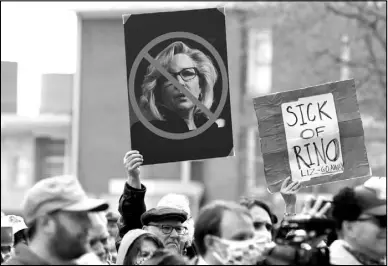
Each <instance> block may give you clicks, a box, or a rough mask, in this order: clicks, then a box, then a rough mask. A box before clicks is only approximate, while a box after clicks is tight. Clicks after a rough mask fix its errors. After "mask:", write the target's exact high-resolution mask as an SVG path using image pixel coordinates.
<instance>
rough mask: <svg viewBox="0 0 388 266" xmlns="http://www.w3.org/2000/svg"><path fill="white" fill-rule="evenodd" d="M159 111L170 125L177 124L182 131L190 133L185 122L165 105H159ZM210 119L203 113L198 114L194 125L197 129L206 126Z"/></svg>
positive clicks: (195, 116)
mask: <svg viewBox="0 0 388 266" xmlns="http://www.w3.org/2000/svg"><path fill="white" fill-rule="evenodd" d="M158 110H159V112H160V114H161V115H162V116H163V117H164V119H165V120H166V121H167V122H168V123H169V124H175V125H176V126H177V127H179V128H181V129H185V130H184V132H186V131H189V128H188V126H187V124H186V122H185V120H183V119H182V118H181V117H180V116H179V115H178V114H177V113H175V112H174V111H171V110H170V109H168V108H167V107H166V106H164V105H158ZM208 120H209V119H208V118H207V117H206V116H205V115H204V114H203V113H196V114H195V115H194V123H195V125H196V127H197V128H199V127H201V126H202V125H203V124H205V123H206V122H207V121H208Z"/></svg>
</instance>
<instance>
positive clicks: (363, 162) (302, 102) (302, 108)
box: [253, 80, 371, 192]
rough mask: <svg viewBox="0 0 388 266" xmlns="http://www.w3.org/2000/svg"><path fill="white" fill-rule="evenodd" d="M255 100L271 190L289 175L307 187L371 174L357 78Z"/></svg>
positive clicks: (275, 190)
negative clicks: (355, 81) (356, 84)
mask: <svg viewBox="0 0 388 266" xmlns="http://www.w3.org/2000/svg"><path fill="white" fill-rule="evenodd" d="M253 101H254V107H255V110H256V116H257V119H258V125H259V136H260V143H261V150H262V154H263V161H264V173H265V177H266V181H267V185H268V189H269V190H270V192H277V191H279V190H280V187H281V183H282V182H283V180H284V179H285V178H286V177H287V176H291V178H292V179H293V180H298V181H301V182H302V186H303V187H307V186H313V185H319V184H324V183H329V182H335V181H340V180H345V179H351V178H360V177H367V176H371V170H370V166H369V162H368V158H367V154H366V148H365V144H364V130H363V127H362V121H361V117H360V113H359V109H358V103H357V96H356V89H355V83H354V80H345V81H339V82H332V83H327V84H322V85H318V86H313V87H308V88H303V89H299V90H294V91H286V92H280V93H274V94H270V95H265V96H261V97H257V98H255V99H254V100H253Z"/></svg>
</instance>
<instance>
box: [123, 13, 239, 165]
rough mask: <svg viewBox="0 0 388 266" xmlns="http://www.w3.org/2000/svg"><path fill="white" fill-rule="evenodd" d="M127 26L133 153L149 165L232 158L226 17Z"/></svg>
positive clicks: (160, 17) (189, 16)
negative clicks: (134, 151) (139, 155)
mask: <svg viewBox="0 0 388 266" xmlns="http://www.w3.org/2000/svg"><path fill="white" fill-rule="evenodd" d="M177 21H178V22H179V23H177ZM193 21H195V23H193ZM123 23H124V34H125V53H126V64H127V81H128V83H127V84H128V98H129V116H130V127H131V128H130V132H131V134H130V135H131V149H132V150H138V151H139V152H140V153H141V154H142V155H143V159H144V161H143V165H152V164H161V163H169V162H180V161H192V160H203V159H210V158H218V157H227V156H230V155H233V154H234V153H233V133H232V119H231V117H232V116H231V106H230V96H229V78H228V66H227V50H226V48H227V46H226V29H225V13H224V10H223V9H221V10H219V9H216V8H212V9H201V10H187V11H176V12H160V13H149V14H128V15H123ZM139 29H141V34H139Z"/></svg>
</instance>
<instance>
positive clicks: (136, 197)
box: [116, 150, 146, 249]
mask: <svg viewBox="0 0 388 266" xmlns="http://www.w3.org/2000/svg"><path fill="white" fill-rule="evenodd" d="M142 163H143V156H142V155H141V154H140V153H139V152H138V151H135V150H133V151H129V152H127V153H126V154H125V156H124V167H125V170H126V174H127V180H126V182H125V185H124V191H123V194H122V195H121V196H120V200H119V213H120V215H121V216H120V218H119V219H118V221H117V225H118V228H119V235H118V236H117V239H116V248H117V249H118V247H119V245H120V243H121V239H122V238H123V237H124V235H125V234H126V233H127V232H128V231H130V230H132V229H136V228H142V224H141V220H140V217H141V215H142V214H143V213H144V212H145V211H146V206H145V202H144V196H145V193H146V187H145V186H144V185H142V184H141V182H140V166H141V165H142Z"/></svg>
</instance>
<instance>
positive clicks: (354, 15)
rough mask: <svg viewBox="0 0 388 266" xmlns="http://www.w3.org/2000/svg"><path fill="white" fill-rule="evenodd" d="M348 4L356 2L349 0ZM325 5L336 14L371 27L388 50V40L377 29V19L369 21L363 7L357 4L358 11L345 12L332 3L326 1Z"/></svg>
mask: <svg viewBox="0 0 388 266" xmlns="http://www.w3.org/2000/svg"><path fill="white" fill-rule="evenodd" d="M347 4H348V5H352V4H353V5H354V3H351V2H347ZM325 7H326V9H327V10H329V11H331V12H333V13H334V14H336V15H338V16H342V17H346V18H348V19H353V20H356V21H358V22H359V23H361V24H362V25H363V26H365V27H367V28H370V29H371V30H372V31H373V33H374V35H375V37H376V38H377V40H378V41H379V42H380V44H381V46H382V47H383V49H384V50H385V51H386V50H387V42H386V40H385V39H384V38H383V36H381V35H380V33H379V32H378V30H377V20H376V19H374V20H373V21H369V20H368V19H367V18H365V17H364V16H363V15H362V14H363V12H362V7H361V6H360V5H355V7H356V8H357V9H358V12H349V11H348V12H345V11H343V10H339V9H337V8H335V7H334V6H333V5H332V4H329V3H325Z"/></svg>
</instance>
